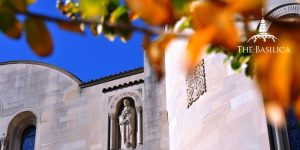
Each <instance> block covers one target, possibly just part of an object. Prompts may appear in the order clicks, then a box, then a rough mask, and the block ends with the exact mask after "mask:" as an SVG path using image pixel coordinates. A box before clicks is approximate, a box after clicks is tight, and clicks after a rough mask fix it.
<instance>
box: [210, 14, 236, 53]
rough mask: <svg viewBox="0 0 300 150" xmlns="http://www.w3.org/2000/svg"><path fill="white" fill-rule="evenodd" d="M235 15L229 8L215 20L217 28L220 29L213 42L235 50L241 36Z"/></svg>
mask: <svg viewBox="0 0 300 150" xmlns="http://www.w3.org/2000/svg"><path fill="white" fill-rule="evenodd" d="M233 16H234V15H233V13H232V12H231V11H227V10H225V11H223V12H222V13H221V15H219V16H218V18H217V19H216V22H215V26H216V27H215V28H217V29H218V33H217V35H218V36H215V38H214V40H213V43H214V44H216V45H222V46H223V47H225V48H227V49H229V50H232V51H235V50H236V49H237V48H236V46H237V45H238V44H239V43H240V37H239V33H238V30H237V27H236V26H235V24H234V21H233Z"/></svg>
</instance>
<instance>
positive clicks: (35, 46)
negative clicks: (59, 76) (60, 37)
mask: <svg viewBox="0 0 300 150" xmlns="http://www.w3.org/2000/svg"><path fill="white" fill-rule="evenodd" d="M25 31H26V38H27V42H28V43H29V45H30V47H31V48H32V50H33V51H34V52H35V53H36V54H37V55H39V56H42V57H45V56H49V55H50V54H51V53H52V48H53V45H52V40H51V35H50V33H49V31H48V29H47V27H46V25H45V23H44V21H43V20H41V19H36V18H27V19H26V20H25Z"/></svg>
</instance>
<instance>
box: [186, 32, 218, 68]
mask: <svg viewBox="0 0 300 150" xmlns="http://www.w3.org/2000/svg"><path fill="white" fill-rule="evenodd" d="M215 35H216V29H215V28H214V27H208V28H207V29H205V30H203V31H202V30H199V31H197V32H196V33H194V34H193V35H192V36H191V37H190V38H189V40H188V46H187V53H186V66H187V68H188V70H192V69H193V68H194V67H195V66H196V65H197V63H198V61H199V59H200V57H201V54H202V53H203V52H204V51H203V49H204V48H205V46H208V45H209V44H210V42H211V40H212V39H213V37H214V36H215Z"/></svg>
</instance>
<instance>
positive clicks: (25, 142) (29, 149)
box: [21, 126, 36, 150]
mask: <svg viewBox="0 0 300 150" xmlns="http://www.w3.org/2000/svg"><path fill="white" fill-rule="evenodd" d="M35 130H36V128H35V126H30V127H28V128H27V129H25V131H24V132H23V134H22V145H21V148H22V150H34V143H35Z"/></svg>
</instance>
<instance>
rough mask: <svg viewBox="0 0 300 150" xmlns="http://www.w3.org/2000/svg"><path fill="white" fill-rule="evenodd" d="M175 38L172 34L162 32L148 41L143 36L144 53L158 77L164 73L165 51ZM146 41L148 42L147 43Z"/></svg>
mask: <svg viewBox="0 0 300 150" xmlns="http://www.w3.org/2000/svg"><path fill="white" fill-rule="evenodd" d="M174 38H175V36H174V35H173V34H163V35H161V36H160V37H159V38H158V39H157V40H155V41H153V42H152V43H149V38H147V37H146V38H145V45H146V54H147V56H148V59H149V62H150V65H151V66H152V67H153V69H154V70H155V71H156V74H157V75H158V78H160V77H162V75H163V73H164V67H163V63H164V57H165V51H166V49H167V46H168V45H169V43H170V42H171V41H172V40H173V39H174ZM147 43H148V44H147Z"/></svg>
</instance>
